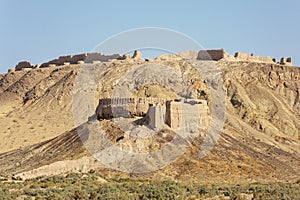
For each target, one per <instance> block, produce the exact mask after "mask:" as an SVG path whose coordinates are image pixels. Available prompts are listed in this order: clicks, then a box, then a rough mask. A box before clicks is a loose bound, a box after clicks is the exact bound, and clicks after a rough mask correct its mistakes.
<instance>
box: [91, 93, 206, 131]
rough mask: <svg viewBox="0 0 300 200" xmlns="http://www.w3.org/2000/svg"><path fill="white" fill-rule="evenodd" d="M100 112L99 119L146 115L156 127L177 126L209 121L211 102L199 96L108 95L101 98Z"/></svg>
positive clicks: (199, 124) (146, 118)
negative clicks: (123, 96)
mask: <svg viewBox="0 0 300 200" xmlns="http://www.w3.org/2000/svg"><path fill="white" fill-rule="evenodd" d="M96 115H97V118H98V119H111V118H118V117H124V118H135V117H143V118H145V121H146V123H147V125H149V126H150V127H151V128H152V129H160V128H161V127H163V125H164V124H167V125H169V126H170V127H171V128H172V129H177V128H180V127H181V126H187V125H188V124H189V123H191V122H192V121H194V123H195V124H196V125H197V126H199V127H207V126H208V123H209V115H208V106H207V102H206V101H204V100H198V99H176V100H164V99H159V98H151V97H150V98H106V99H100V100H99V104H98V107H97V109H96Z"/></svg>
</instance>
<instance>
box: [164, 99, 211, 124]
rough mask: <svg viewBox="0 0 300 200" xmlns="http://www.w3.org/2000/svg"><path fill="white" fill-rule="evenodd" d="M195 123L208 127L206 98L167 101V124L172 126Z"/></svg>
mask: <svg viewBox="0 0 300 200" xmlns="http://www.w3.org/2000/svg"><path fill="white" fill-rule="evenodd" d="M192 122H193V123H194V124H195V125H196V126H199V127H207V125H208V123H209V118H208V106H207V102H206V101H205V100H198V99H187V100H183V99H179V100H172V101H167V103H166V124H168V125H169V126H170V127H171V128H173V129H177V128H179V127H185V126H188V124H190V123H192Z"/></svg>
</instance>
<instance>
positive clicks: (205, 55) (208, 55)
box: [197, 49, 292, 66]
mask: <svg viewBox="0 0 300 200" xmlns="http://www.w3.org/2000/svg"><path fill="white" fill-rule="evenodd" d="M197 59H198V60H215V61H218V60H227V61H248V62H262V63H277V64H280V65H289V66H291V65H292V58H290V57H289V58H284V57H282V58H281V59H280V62H276V59H275V58H271V57H270V56H266V57H263V56H255V55H254V54H253V53H252V54H250V55H249V54H247V53H241V52H236V53H235V54H234V56H232V55H230V54H228V53H227V52H226V51H225V50H224V49H214V50H200V51H199V53H198V57H197Z"/></svg>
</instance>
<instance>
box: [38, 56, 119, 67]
mask: <svg viewBox="0 0 300 200" xmlns="http://www.w3.org/2000/svg"><path fill="white" fill-rule="evenodd" d="M119 58H121V56H120V55H119V54H113V55H102V54H101V53H83V54H77V55H68V56H60V57H58V58H57V59H54V60H51V61H49V62H46V63H43V64H41V66H40V68H45V67H50V66H49V65H51V64H52V65H56V66H60V65H64V64H65V63H70V64H78V63H79V64H82V63H93V61H101V62H107V61H109V60H111V59H119Z"/></svg>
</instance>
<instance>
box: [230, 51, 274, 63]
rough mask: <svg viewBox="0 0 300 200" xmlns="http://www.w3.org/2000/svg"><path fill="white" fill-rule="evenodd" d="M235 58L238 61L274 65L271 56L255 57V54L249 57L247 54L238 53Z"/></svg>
mask: <svg viewBox="0 0 300 200" xmlns="http://www.w3.org/2000/svg"><path fill="white" fill-rule="evenodd" d="M234 57H235V59H236V60H238V61H250V62H251V61H253V62H265V63H274V60H273V59H272V58H271V57H270V56H266V57H263V56H254V55H253V54H250V55H249V54H247V53H241V52H236V53H235V55H234Z"/></svg>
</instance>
